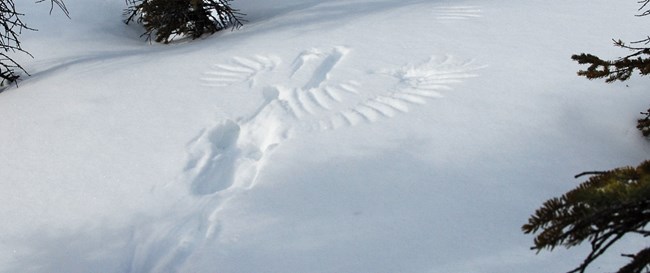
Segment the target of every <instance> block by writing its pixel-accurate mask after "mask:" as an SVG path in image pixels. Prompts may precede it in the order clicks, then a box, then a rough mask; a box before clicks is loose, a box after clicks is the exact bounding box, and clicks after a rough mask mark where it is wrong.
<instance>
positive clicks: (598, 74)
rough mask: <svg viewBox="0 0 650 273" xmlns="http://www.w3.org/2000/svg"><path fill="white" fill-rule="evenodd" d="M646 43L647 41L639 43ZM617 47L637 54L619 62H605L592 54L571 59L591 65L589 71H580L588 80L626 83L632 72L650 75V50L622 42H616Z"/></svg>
mask: <svg viewBox="0 0 650 273" xmlns="http://www.w3.org/2000/svg"><path fill="white" fill-rule="evenodd" d="M639 42H645V41H639ZM615 45H617V46H619V47H623V48H627V49H632V50H635V51H636V52H635V53H634V54H632V55H629V56H627V57H624V58H620V59H618V60H613V61H609V60H603V59H601V58H599V57H597V56H594V55H592V54H585V53H582V54H579V55H573V56H571V59H573V60H574V61H577V62H578V63H579V64H589V67H588V68H587V70H580V71H578V75H579V76H584V77H586V78H587V79H590V80H592V79H600V78H605V82H608V83H609V82H615V81H625V80H627V79H629V78H630V76H632V72H634V71H635V70H638V71H639V74H640V75H648V74H650V48H635V47H629V46H626V45H625V44H624V43H623V42H622V41H616V42H615Z"/></svg>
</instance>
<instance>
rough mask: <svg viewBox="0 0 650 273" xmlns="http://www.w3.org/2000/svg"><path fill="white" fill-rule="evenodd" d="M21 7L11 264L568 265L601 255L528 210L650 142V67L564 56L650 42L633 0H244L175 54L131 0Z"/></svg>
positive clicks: (37, 267) (26, 268)
mask: <svg viewBox="0 0 650 273" xmlns="http://www.w3.org/2000/svg"><path fill="white" fill-rule="evenodd" d="M19 2H20V3H18V4H19V6H18V7H19V8H20V9H21V11H23V12H24V13H25V14H26V16H25V18H24V20H25V22H26V23H28V24H29V25H30V26H32V27H34V28H37V29H39V31H38V32H24V33H23V36H22V38H23V41H22V42H23V46H24V48H25V49H27V50H28V51H30V52H31V53H32V54H33V55H34V57H35V58H34V59H31V58H28V57H27V56H16V57H17V59H19V60H21V63H22V64H23V65H24V66H25V68H26V69H27V70H28V71H29V72H30V73H31V74H32V76H31V77H26V78H24V80H23V81H21V82H20V85H19V87H18V88H15V87H11V88H9V89H7V90H5V91H4V92H2V93H0V116H2V120H1V121H0V188H1V189H2V190H0V208H1V209H0V219H2V222H3V224H2V225H0V272H103V273H112V272H115V273H121V272H133V273H135V272H138V273H139V272H441V273H447V272H458V273H470V272H481V273H491V272H500V273H503V272H512V273H515V272H540V273H541V272H565V271H567V270H569V269H572V268H573V267H575V266H577V265H578V264H579V262H580V261H581V260H582V258H583V257H584V255H586V252H585V250H586V249H584V248H576V249H573V250H570V251H566V250H563V249H557V250H555V251H554V252H552V253H546V252H543V253H540V254H539V255H536V254H535V253H534V252H533V251H530V250H529V247H530V246H531V245H532V236H526V235H523V234H522V233H521V231H520V227H521V225H522V224H524V223H525V222H526V220H527V218H528V216H529V215H530V214H531V213H532V212H533V211H534V209H535V208H537V207H538V206H539V205H541V203H542V202H543V201H544V200H546V199H548V198H550V197H553V196H557V195H559V194H561V193H563V192H565V191H566V190H568V189H570V188H573V187H574V186H575V185H577V184H578V183H579V182H580V180H574V179H573V178H572V177H573V175H575V174H577V173H579V172H582V171H588V170H607V169H611V168H615V167H619V166H623V165H635V166H636V165H637V164H638V163H640V162H641V161H642V160H644V159H646V158H647V156H648V152H650V145H649V144H648V142H647V141H646V140H645V139H643V138H642V136H641V135H640V133H639V132H638V131H637V130H636V129H635V128H634V126H635V120H636V118H638V112H639V111H642V110H645V109H647V108H648V102H650V93H648V92H647V91H648V90H647V89H648V86H649V83H648V79H645V78H639V77H635V78H633V79H632V80H630V81H628V82H625V83H616V84H604V83H603V82H602V81H587V80H585V79H582V78H579V77H577V76H576V75H575V72H576V71H577V70H578V69H580V66H578V65H577V64H576V63H574V62H572V61H571V60H570V58H569V57H570V56H571V54H574V53H579V52H591V53H595V54H597V55H601V56H611V57H617V56H621V55H624V54H625V53H626V52H623V51H622V50H620V49H616V48H614V47H612V46H611V42H610V39H611V38H621V39H623V40H627V41H632V40H635V39H636V40H638V39H640V38H643V37H645V35H646V34H647V33H645V32H644V30H643V29H641V28H640V27H638V26H639V25H642V22H643V20H648V19H647V18H635V17H634V16H633V15H634V12H635V11H636V9H637V8H638V6H637V4H636V1H632V0H630V1H617V2H616V3H614V2H612V1H606V0H574V1H559V0H552V1H540V0H532V1H518V0H494V1H488V2H486V1H477V0H456V1H451V0H402V1H395V0H358V1H342V0H319V1H316V0H304V1H298V0H266V1H261V0H237V1H235V2H233V6H234V7H236V8H239V9H241V11H242V12H244V13H246V14H247V16H246V19H247V20H248V21H249V22H248V23H247V24H246V25H245V27H243V28H242V29H240V30H237V31H233V32H221V33H218V34H215V35H212V36H208V37H205V38H203V39H200V40H196V41H192V42H179V43H175V44H172V45H159V44H149V43H147V42H145V41H144V40H143V39H142V38H140V37H139V34H140V33H141V32H142V29H141V28H140V27H139V26H137V25H128V26H127V25H124V24H123V23H122V22H121V19H122V17H121V14H122V9H123V8H124V3H123V1H118V0H66V1H65V2H66V4H67V6H68V9H69V10H70V13H71V17H72V18H71V19H68V18H66V17H65V16H63V15H62V14H61V12H58V11H56V10H55V11H54V14H53V15H48V12H49V6H48V5H47V4H45V3H42V4H34V3H33V2H32V1H22V0H20V1H19ZM638 244H642V242H635V241H634V240H629V241H628V242H626V243H625V245H624V246H622V247H625V246H626V245H627V246H630V245H638ZM616 251H618V250H616V249H613V250H612V255H611V256H609V257H605V258H604V259H603V261H602V262H600V263H598V264H597V265H595V266H594V269H596V271H602V272H605V271H607V270H609V271H612V270H613V269H615V268H617V265H620V264H621V263H622V262H624V260H622V259H623V258H620V257H619V256H618V253H615V252H616Z"/></svg>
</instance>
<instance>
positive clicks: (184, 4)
mask: <svg viewBox="0 0 650 273" xmlns="http://www.w3.org/2000/svg"><path fill="white" fill-rule="evenodd" d="M126 1H127V5H128V7H127V9H126V10H125V16H126V17H127V18H126V19H125V21H124V22H125V23H126V24H128V23H130V22H133V21H135V22H137V23H140V24H142V25H143V26H144V28H145V32H144V33H143V34H142V36H146V37H147V39H148V40H151V39H152V36H155V41H156V42H159V43H165V44H166V43H169V42H171V41H172V40H173V39H175V38H183V37H191V38H192V39H196V38H199V37H201V35H203V34H206V33H207V34H212V33H215V32H217V31H220V30H223V29H226V28H233V29H234V28H239V27H241V26H242V22H243V19H241V16H243V14H242V13H240V12H239V11H238V10H236V9H233V8H231V7H230V3H229V2H231V0H126Z"/></svg>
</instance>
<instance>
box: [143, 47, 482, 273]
mask: <svg viewBox="0 0 650 273" xmlns="http://www.w3.org/2000/svg"><path fill="white" fill-rule="evenodd" d="M350 52H351V49H350V48H347V47H343V46H339V47H333V48H326V49H320V48H314V49H308V50H305V51H303V52H301V53H299V54H298V55H297V56H296V58H295V59H294V60H293V61H291V62H289V63H287V64H286V65H283V60H282V59H280V58H278V57H274V56H261V55H260V56H252V57H234V58H233V59H232V60H231V61H230V62H229V63H225V64H217V65H215V66H213V67H212V69H211V70H210V71H207V72H205V73H204V77H203V78H202V79H201V80H202V82H203V84H204V86H206V87H212V88H214V87H217V88H221V87H228V86H235V85H244V86H246V88H248V89H251V90H253V91H257V92H260V93H261V94H262V96H263V98H264V99H263V102H262V103H261V105H260V106H259V107H258V108H257V110H256V111H255V112H253V113H251V114H250V115H249V116H247V117H243V118H240V119H234V120H226V121H222V122H220V123H218V124H216V125H214V126H211V127H208V128H206V129H204V130H203V131H202V132H200V134H199V135H198V136H197V137H196V138H195V139H194V140H192V141H191V143H189V145H188V146H187V151H188V160H187V164H186V166H185V168H184V169H183V173H182V175H181V178H180V179H179V180H180V181H181V182H182V183H186V184H187V185H188V187H189V189H190V192H191V194H192V195H193V196H194V197H196V198H198V200H199V201H197V202H196V204H193V205H190V206H189V207H188V208H187V209H186V210H187V212H185V213H186V214H185V215H186V216H184V217H182V219H178V217H176V218H174V219H169V221H167V222H165V223H164V224H163V227H151V228H149V229H145V230H149V231H147V232H145V233H143V234H140V235H138V236H137V238H135V240H137V241H138V242H139V245H138V247H137V249H136V254H135V257H134V260H133V265H132V270H131V271H132V272H174V271H177V270H178V269H179V268H181V267H182V265H183V264H184V263H185V261H186V260H187V259H188V257H189V256H190V255H191V254H192V252H193V251H194V250H195V249H198V248H200V245H201V244H205V243H208V242H210V241H211V240H213V239H215V238H216V237H218V231H219V220H220V217H219V214H220V212H221V210H222V209H223V208H224V206H225V205H226V204H227V203H228V202H229V201H230V200H231V199H232V198H234V197H235V196H237V195H238V194H240V193H242V192H245V191H246V190H249V189H251V188H252V187H254V186H255V184H256V182H257V177H258V174H259V172H260V170H261V169H262V168H263V166H264V164H266V162H267V160H268V158H269V155H270V154H271V152H272V151H273V150H274V149H275V148H277V147H278V146H279V145H280V144H281V143H282V142H283V141H284V140H286V139H288V138H289V137H290V136H291V133H292V131H294V130H308V131H316V132H318V131H326V130H335V129H338V128H342V127H346V126H355V125H357V124H361V123H374V122H377V121H379V120H382V119H388V118H391V117H394V116H395V115H397V114H399V113H407V112H409V110H410V109H411V107H413V106H414V105H422V104H426V103H427V102H428V101H429V100H430V99H435V98H441V97H442V93H441V92H444V91H449V90H451V85H452V84H455V83H460V82H462V81H463V80H465V79H467V78H471V77H475V76H476V75H475V74H474V72H475V70H477V69H479V68H481V67H480V66H477V65H475V64H474V63H473V62H472V61H471V60H470V61H465V60H459V59H457V58H455V57H453V56H435V57H431V58H430V59H428V60H426V61H424V62H421V63H416V64H407V65H405V66H403V67H401V68H398V69H393V70H380V72H376V73H368V74H367V75H362V76H360V77H361V79H359V80H353V81H345V82H340V81H336V80H335V77H336V73H337V70H338V68H339V66H340V65H341V63H342V62H344V61H345V59H346V58H348V57H349V54H350ZM265 74H271V75H273V77H266V76H265ZM380 78H381V79H382V80H384V81H386V79H389V82H390V83H391V85H390V86H387V87H386V88H385V89H381V90H372V89H371V90H368V89H366V88H364V84H363V82H365V81H373V80H376V79H380ZM163 222H164V221H163ZM157 225H160V223H157Z"/></svg>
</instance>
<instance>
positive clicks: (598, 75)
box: [571, 0, 650, 137]
mask: <svg viewBox="0 0 650 273" xmlns="http://www.w3.org/2000/svg"><path fill="white" fill-rule="evenodd" d="M638 2H639V4H641V8H639V11H641V14H639V15H637V16H647V15H650V8H647V7H648V5H649V4H650V0H639V1H638ZM649 43H650V37H648V38H646V39H643V40H641V41H636V42H632V43H631V45H627V44H625V43H624V42H623V41H621V40H614V45H615V46H617V47H620V48H624V49H627V50H630V51H633V52H634V53H632V54H630V55H628V56H626V57H623V58H619V59H617V60H603V59H601V58H600V57H598V56H595V55H592V54H587V53H581V54H575V55H573V56H571V59H573V60H574V61H576V62H578V63H579V64H587V65H589V67H587V69H586V70H580V71H578V75H579V76H583V77H586V78H587V79H590V80H593V79H602V78H604V79H605V82H607V83H611V82H615V81H626V80H628V79H629V78H630V77H631V76H632V74H633V72H634V71H638V72H639V74H640V75H641V76H645V75H648V74H650V47H643V46H641V47H639V46H633V45H638V44H643V45H647V44H649ZM649 112H650V111H649ZM641 114H645V113H641ZM637 128H638V129H639V130H640V131H641V133H643V135H644V136H646V137H647V136H650V119H648V115H646V117H645V118H642V119H639V120H638V123H637Z"/></svg>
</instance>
